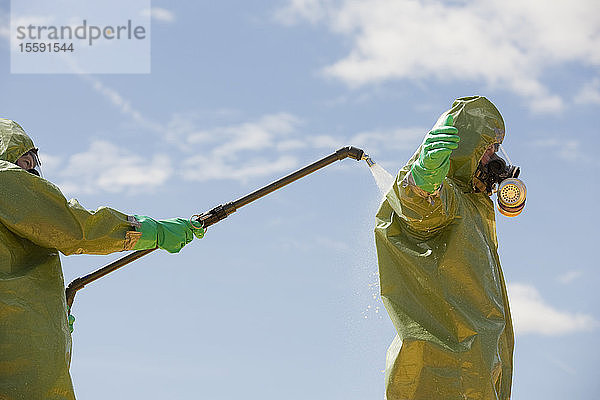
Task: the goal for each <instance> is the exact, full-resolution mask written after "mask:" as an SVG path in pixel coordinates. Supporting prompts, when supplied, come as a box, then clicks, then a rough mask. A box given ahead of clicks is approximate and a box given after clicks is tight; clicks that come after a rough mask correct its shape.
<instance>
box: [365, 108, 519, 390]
mask: <svg viewBox="0 0 600 400" xmlns="http://www.w3.org/2000/svg"><path fill="white" fill-rule="evenodd" d="M448 113H450V114H452V116H453V117H454V126H455V127H456V128H458V135H459V136H460V143H459V146H458V148H457V149H456V150H454V151H453V152H452V155H451V156H450V170H449V172H448V175H447V176H446V178H445V179H444V181H443V184H442V186H441V188H440V189H439V192H436V193H434V194H432V195H430V194H428V193H426V192H424V191H422V190H420V188H418V187H417V186H415V184H414V181H413V180H412V179H410V176H409V174H408V172H409V171H410V167H411V165H412V164H413V163H414V162H415V160H416V159H417V158H418V156H419V153H420V149H419V150H417V152H416V153H415V155H414V156H413V157H412V158H411V159H410V160H409V162H408V163H407V165H406V166H404V167H403V168H402V169H401V170H400V172H399V174H398V176H397V179H396V184H395V185H394V187H393V188H392V190H390V192H389V193H388V194H387V196H386V199H385V200H384V202H383V204H382V205H381V207H380V209H379V211H378V213H377V226H376V228H375V241H376V246H377V257H378V262H379V273H380V283H381V295H382V298H383V302H384V304H385V307H386V309H387V311H388V313H389V315H390V317H391V319H392V322H393V323H394V326H395V328H396V331H397V336H396V338H395V339H394V341H393V342H392V344H391V345H390V348H389V349H388V353H387V358H386V376H385V379H386V398H387V399H388V400H400V399H402V400H433V399H440V400H441V399H443V400H459V399H460V400H467V399H468V400H475V399H482V400H483V399H485V400H496V399H499V400H508V399H509V398H510V390H511V380H512V354H513V347H514V335H513V327H512V322H511V317H510V309H509V304H508V297H507V295H506V286H505V282H504V277H503V274H502V270H501V268H500V261H499V258H498V253H497V247H498V242H497V240H496V225H495V218H494V205H493V203H492V200H491V199H490V198H489V197H488V196H487V195H486V194H484V193H475V192H474V190H473V184H472V178H473V175H474V173H475V170H476V168H477V166H478V163H479V160H480V159H481V157H482V156H483V154H484V153H485V151H486V149H487V148H488V147H489V146H490V145H492V144H494V143H500V142H502V140H503V138H504V122H503V120H502V116H501V115H500V113H499V112H498V110H497V109H496V107H494V105H493V104H492V103H491V102H490V101H489V100H487V99H485V98H483V97H467V98H461V99H458V100H456V101H455V102H454V104H453V105H452V108H451V109H450V110H449V111H447V112H446V113H444V114H443V115H442V116H441V117H440V120H442V119H445V118H446V117H447V115H448Z"/></svg>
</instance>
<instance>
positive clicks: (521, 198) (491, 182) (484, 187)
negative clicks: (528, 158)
mask: <svg viewBox="0 0 600 400" xmlns="http://www.w3.org/2000/svg"><path fill="white" fill-rule="evenodd" d="M498 150H499V151H500V153H502V155H503V156H504V158H505V159H503V158H501V157H499V156H498V155H497V154H496V152H497V151H498ZM520 173H521V168H519V167H517V166H514V165H512V161H511V160H510V157H509V156H508V153H507V152H506V150H505V149H504V148H503V147H502V145H501V144H499V143H495V144H493V145H492V146H490V148H488V150H487V151H486V153H485V154H484V156H483V157H482V159H481V161H480V162H479V166H478V167H477V171H476V172H475V176H474V177H473V186H474V189H475V191H476V192H482V193H486V194H487V195H488V196H491V195H492V194H494V193H497V205H498V211H500V213H501V214H502V215H505V216H507V217H516V216H517V215H519V214H520V213H521V212H522V211H523V208H525V200H526V197H527V187H526V186H525V183H523V181H522V180H520V179H518V177H519V174H520Z"/></svg>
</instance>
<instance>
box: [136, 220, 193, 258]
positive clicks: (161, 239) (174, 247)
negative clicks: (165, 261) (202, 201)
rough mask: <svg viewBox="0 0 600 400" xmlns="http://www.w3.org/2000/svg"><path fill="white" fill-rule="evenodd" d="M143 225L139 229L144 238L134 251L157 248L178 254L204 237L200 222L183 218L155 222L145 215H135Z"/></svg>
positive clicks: (139, 241)
mask: <svg viewBox="0 0 600 400" xmlns="http://www.w3.org/2000/svg"><path fill="white" fill-rule="evenodd" d="M135 218H136V219H137V220H138V221H139V222H140V223H141V224H142V227H141V228H137V231H138V232H142V237H141V238H140V239H139V240H138V241H137V243H136V244H135V246H134V247H133V249H134V250H147V249H154V248H156V247H158V248H160V249H163V250H166V251H168V252H169V253H178V252H179V250H181V249H182V248H183V246H185V245H186V244H188V243H189V242H191V241H192V240H193V239H194V236H196V237H197V238H202V237H203V236H204V229H203V228H202V227H201V225H200V223H199V222H193V223H192V222H190V221H188V220H187V219H183V218H171V219H162V220H154V219H152V218H150V217H145V216H143V215H135Z"/></svg>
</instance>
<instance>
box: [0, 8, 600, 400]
mask: <svg viewBox="0 0 600 400" xmlns="http://www.w3.org/2000/svg"><path fill="white" fill-rule="evenodd" d="M152 6H153V13H152V65H151V68H152V73H150V74H139V75H136V74H123V75H119V74H106V75H101V74H98V75H25V74H24V75H19V74H10V60H9V44H8V37H9V29H8V24H9V9H10V8H9V2H7V1H6V0H0V39H1V40H0V52H1V54H2V56H1V57H2V58H1V60H2V62H1V63H0V87H1V88H2V93H3V96H0V110H1V114H2V117H6V118H11V119H14V120H16V121H18V122H20V123H21V124H22V125H23V127H24V128H25V129H26V131H27V132H28V133H29V134H30V135H31V136H32V137H33V138H34V139H35V141H36V144H37V145H38V146H39V147H40V149H41V152H42V158H43V161H44V166H43V167H44V172H45V176H46V178H47V179H49V180H51V181H52V182H54V183H56V184H57V185H59V187H61V189H62V190H63V191H64V192H65V194H66V195H68V196H70V197H76V198H78V199H79V201H80V202H81V203H82V204H83V205H84V206H86V207H87V208H89V209H95V208H96V207H99V206H101V205H108V206H111V207H114V208H117V209H119V210H121V211H123V212H126V213H132V214H133V213H136V214H144V215H151V216H153V217H158V218H163V217H164V218H168V217H174V216H184V217H188V216H190V215H192V214H196V213H198V212H202V211H205V210H208V209H210V208H212V207H213V206H215V205H217V204H220V203H224V202H227V201H231V200H234V199H236V198H238V197H241V196H242V195H244V194H246V193H248V192H250V191H252V190H254V189H255V188H258V187H260V186H262V185H264V184H266V183H269V182H270V181H272V180H274V179H276V178H278V177H280V176H282V175H284V174H286V173H288V172H290V171H292V170H294V169H296V168H299V167H301V166H303V165H305V164H308V163H310V162H312V161H314V160H316V159H318V158H320V157H322V156H325V155H327V154H329V153H331V152H333V151H335V150H336V149H337V148H339V147H340V146H342V145H347V144H351V145H355V146H357V147H361V148H363V149H365V151H366V152H367V153H369V154H370V155H371V156H372V157H373V158H374V159H375V160H376V161H378V162H379V163H380V164H381V165H382V166H384V167H385V168H386V169H387V170H389V171H390V172H392V173H395V172H396V171H397V170H398V169H399V168H400V167H401V166H402V165H403V164H404V162H405V161H406V160H407V159H408V158H409V157H410V156H411V155H412V153H413V151H414V149H415V148H417V147H418V145H419V143H420V141H421V139H422V137H423V135H424V134H425V133H426V132H427V130H428V129H429V128H430V127H431V126H432V125H433V123H434V122H435V121H436V120H437V117H438V116H439V114H440V113H441V112H443V111H444V110H446V109H447V108H448V107H449V105H450V104H451V102H452V100H453V99H454V98H456V97H461V96H465V95H472V94H480V95H485V96H487V97H488V98H490V99H491V100H492V101H493V102H494V103H495V104H496V105H497V107H498V108H499V110H500V111H501V113H502V114H503V116H504V119H505V121H506V125H507V137H506V140H505V147H506V149H507V150H508V152H509V154H510V156H511V159H512V160H513V162H515V163H516V164H517V165H519V166H521V168H522V178H523V179H524V181H525V183H526V184H527V188H528V199H527V206H526V209H525V211H524V212H523V213H522V214H521V215H520V216H519V217H518V218H513V219H507V218H504V217H503V216H501V215H499V214H498V216H497V231H498V237H499V242H500V249H499V253H500V256H501V261H502V265H503V268H504V273H505V277H506V279H507V282H508V285H509V294H510V300H511V306H512V312H513V314H514V319H515V327H516V330H517V337H516V352H515V375H514V385H513V393H514V395H513V398H515V399H520V398H525V399H563V398H573V399H592V398H597V397H598V395H599V394H600V384H599V383H598V379H597V377H598V375H599V373H600V367H598V362H597V361H598V358H599V356H600V350H598V346H597V341H598V339H600V336H599V331H600V323H599V321H600V313H599V312H598V309H597V307H596V305H597V304H598V303H599V300H600V295H599V294H598V290H597V287H598V286H599V285H600V273H599V272H598V268H597V267H598V262H597V257H596V255H595V254H594V253H593V249H594V248H596V246H597V243H596V242H597V240H596V239H597V237H598V234H597V226H598V225H599V224H600V218H599V217H598V213H597V208H598V200H597V199H598V195H599V192H598V178H597V172H596V171H597V170H598V168H599V167H600V163H599V161H598V159H597V157H596V149H595V147H594V146H593V143H596V142H597V131H598V128H599V127H600V124H599V122H598V121H599V116H598V115H599V111H600V73H599V72H600V50H599V49H600V6H599V5H598V3H597V2H595V1H591V0H590V1H585V0H576V1H563V0H560V1H553V2H547V1H537V0H536V1H528V2H523V1H516V0H509V1H499V0H491V1H488V2H477V3H476V4H472V3H470V2H465V1H452V2H438V1H394V0H371V1H366V0H355V1H350V0H340V1H327V0H292V1H278V2H272V1H270V2H267V1H253V2H243V1H220V2H207V1H200V2H182V1H172V2H160V1H154V2H153V4H152ZM59 11H60V10H57V12H59ZM378 202H379V193H378V190H377V187H376V185H375V183H374V182H373V179H372V178H371V175H370V173H369V171H368V169H367V168H366V166H365V164H364V163H360V164H359V163H357V162H355V161H353V160H345V161H343V162H340V163H338V164H336V165H333V166H330V167H328V168H327V169H325V170H322V171H320V172H319V173H316V174H313V175H311V176H310V177H307V178H305V179H303V180H301V181H299V182H297V183H295V184H293V185H291V186H289V187H287V188H285V189H282V190H280V191H278V192H276V193H274V194H272V195H270V196H269V197H267V198H264V199H262V200H260V201H258V202H256V203H254V204H252V205H249V206H247V207H245V208H243V209H241V210H239V211H238V212H237V213H236V214H234V215H232V216H230V217H229V218H228V219H227V220H225V221H223V222H221V223H219V224H218V225H215V226H214V227H211V228H210V230H209V232H208V233H207V234H206V237H205V238H204V239H202V240H201V241H196V242H194V243H193V244H191V245H189V246H187V247H186V248H185V249H184V250H183V251H182V252H181V253H180V254H178V255H169V254H166V253H161V254H159V253H153V254H152V255H150V256H148V257H146V258H144V259H142V260H140V261H137V262H136V263H134V264H132V265H130V266H128V267H126V268H125V269H123V270H121V271H119V272H115V273H114V274H112V275H110V276H109V277H106V278H104V279H103V280H101V281H99V282H97V283H95V284H92V285H90V286H88V287H86V288H85V289H84V290H82V291H81V292H80V293H79V294H78V297H77V299H76V303H75V308H74V313H75V315H76V317H77V322H76V330H75V333H74V339H73V340H74V354H73V362H72V368H71V370H72V376H73V379H74V383H75V388H76V393H77V394H78V396H79V397H80V398H83V399H104V398H132V397H133V398H146V399H162V398H181V399H183V398H186V399H187V398H210V399H234V398H240V397H242V396H243V397H244V398H250V399H255V398H256V399H280V398H282V397H285V398H288V399H311V400H317V399H332V398H333V399H338V398H339V399H342V398H343V399H365V398H369V399H371V398H375V399H377V398H383V372H382V371H383V369H384V362H385V351H386V349H387V346H388V345H389V343H390V342H391V340H392V339H393V336H394V330H393V327H392V325H391V323H390V321H389V319H388V317H387V315H386V314H385V310H384V309H383V306H382V303H381V300H380V298H379V296H378V287H377V275H376V271H377V266H376V261H375V252H374V244H373V235H372V229H373V224H374V215H375V211H376V209H377V205H378ZM117 257H118V255H113V256H108V257H99V256H76V257H69V258H66V257H64V258H63V265H64V272H65V280H66V281H67V282H68V281H70V280H72V279H73V278H75V277H76V276H80V275H82V274H85V273H87V272H89V271H91V270H93V269H94V268H96V267H99V266H101V265H104V264H105V263H107V262H109V261H111V260H113V259H116V258H117Z"/></svg>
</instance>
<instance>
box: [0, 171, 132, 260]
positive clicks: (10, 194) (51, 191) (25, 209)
mask: <svg viewBox="0 0 600 400" xmlns="http://www.w3.org/2000/svg"><path fill="white" fill-rule="evenodd" d="M1 163H2V164H3V165H1V166H0V187H2V190H1V192H0V223H2V224H3V225H5V226H6V227H7V228H8V229H9V230H11V231H12V232H14V233H15V234H16V235H18V236H20V237H23V238H25V239H28V240H30V241H31V242H33V243H35V244H37V245H38V246H41V247H45V248H51V249H57V250H59V251H60V252H61V253H63V254H65V255H70V254H109V253H113V252H117V251H123V250H131V249H132V248H133V246H134V244H135V242H136V241H137V240H138V238H139V233H138V232H135V228H134V223H132V222H129V220H128V217H127V215H125V214H123V213H121V212H119V211H117V210H114V209H111V208H108V207H100V208H98V210H96V211H88V210H86V209H85V208H83V207H82V206H81V205H80V204H79V203H78V202H77V201H76V200H70V201H67V199H66V198H65V197H64V196H63V194H62V193H61V192H60V190H59V189H58V188H57V187H56V186H54V185H53V184H52V183H50V182H48V181H46V180H44V179H42V178H39V177H37V176H35V175H33V174H30V173H29V172H27V171H25V170H22V169H21V168H19V167H17V166H13V165H12V164H10V163H6V162H1Z"/></svg>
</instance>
